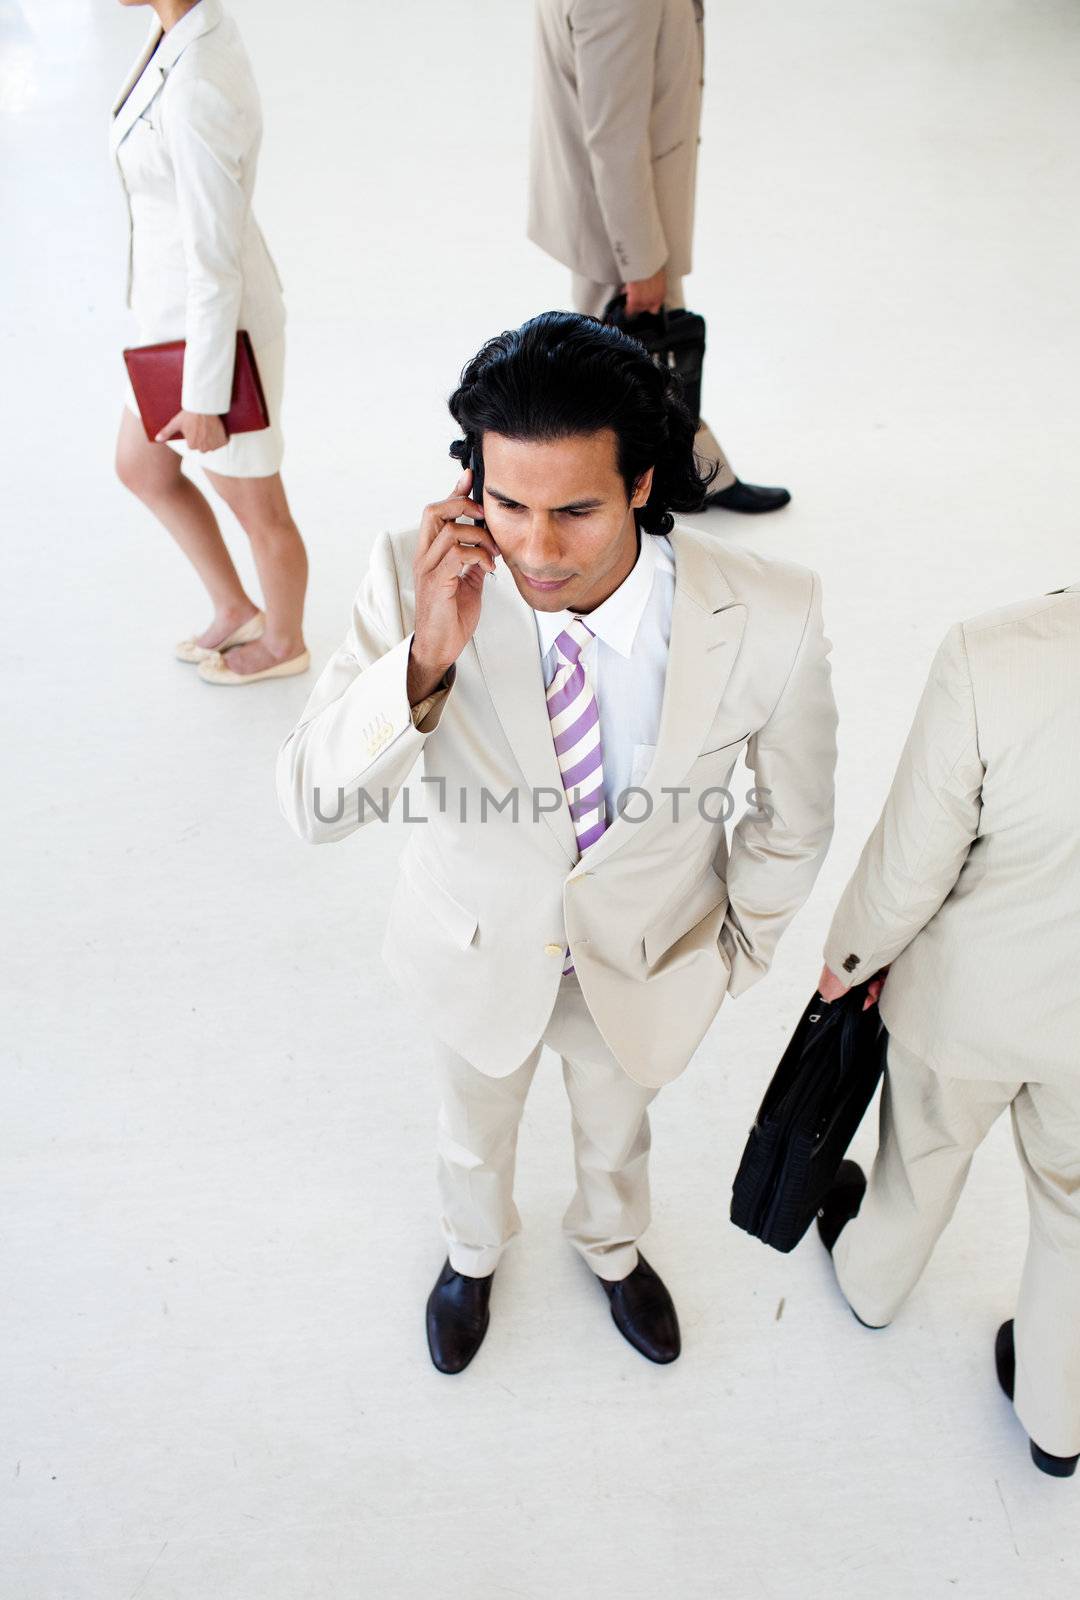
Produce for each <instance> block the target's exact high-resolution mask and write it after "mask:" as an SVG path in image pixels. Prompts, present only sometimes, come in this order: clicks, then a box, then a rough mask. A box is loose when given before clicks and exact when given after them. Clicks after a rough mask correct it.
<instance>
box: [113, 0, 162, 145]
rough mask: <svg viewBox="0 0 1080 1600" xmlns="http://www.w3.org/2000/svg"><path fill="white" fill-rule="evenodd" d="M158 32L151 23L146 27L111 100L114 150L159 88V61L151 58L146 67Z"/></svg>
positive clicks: (159, 31)
mask: <svg viewBox="0 0 1080 1600" xmlns="http://www.w3.org/2000/svg"><path fill="white" fill-rule="evenodd" d="M161 35H162V30H161V28H160V27H159V26H158V25H157V23H155V24H154V26H153V27H152V28H151V30H150V36H149V38H148V39H147V41H146V43H145V45H144V46H143V48H142V50H141V51H140V52H139V55H138V58H137V59H136V61H135V65H134V66H133V67H132V69H131V71H130V72H129V73H128V75H127V77H126V78H125V79H124V83H123V86H122V88H121V90H120V93H119V94H118V95H117V97H116V100H115V102H114V104H113V119H112V127H111V128H110V130H109V146H110V148H111V149H112V150H113V151H114V152H115V150H116V148H117V146H118V145H119V144H120V143H121V141H122V140H123V139H124V138H125V137H126V136H127V134H128V133H130V131H131V129H132V128H133V127H134V126H135V122H136V119H137V118H138V117H140V116H141V115H142V113H143V112H144V111H145V110H146V107H147V106H148V105H149V104H150V101H151V100H152V99H153V98H154V96H155V95H156V94H157V92H158V90H159V89H160V88H161V84H162V79H163V74H162V72H161V66H160V61H155V63H154V67H153V69H152V70H149V71H148V70H147V67H148V64H149V61H150V58H151V56H152V55H153V54H154V51H155V50H156V49H157V45H158V40H159V39H160V38H161Z"/></svg>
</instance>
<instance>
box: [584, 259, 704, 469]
mask: <svg viewBox="0 0 1080 1600" xmlns="http://www.w3.org/2000/svg"><path fill="white" fill-rule="evenodd" d="M571 285H572V287H571V295H572V297H573V301H574V310H575V311H580V312H581V314H582V316H586V317H602V316H603V314H604V307H605V306H606V305H607V303H608V301H609V300H610V299H611V297H612V295H615V294H618V292H619V289H620V288H621V285H620V284H617V283H595V282H594V281H593V279H592V278H583V277H582V276H581V274H580V273H579V272H574V273H572V274H571ZM664 304H665V305H667V306H670V307H671V309H672V310H673V311H678V310H681V309H682V308H683V307H684V306H685V305H686V298H685V296H684V295H683V285H682V279H681V278H669V279H668V286H667V295H666V296H665V299H664ZM694 451H695V453H696V454H697V455H699V456H701V457H703V459H704V460H706V461H708V462H709V464H710V466H711V465H712V463H713V462H714V461H715V462H716V464H717V466H718V467H719V468H720V470H719V472H718V473H717V474H716V477H715V478H714V479H713V481H712V483H711V484H710V485H709V492H710V493H712V492H713V491H715V490H718V489H730V488H731V485H732V484H733V483H734V482H735V474H734V472H733V471H732V469H731V465H730V463H729V461H728V458H727V456H726V455H725V454H724V452H723V450H722V449H721V448H720V441H719V440H718V439H717V437H716V435H715V434H714V433H713V431H712V429H711V428H710V427H709V425H708V423H707V422H706V421H705V419H704V417H703V418H702V419H701V425H700V426H699V428H698V431H697V437H696V438H695V440H694Z"/></svg>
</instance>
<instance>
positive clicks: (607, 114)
mask: <svg viewBox="0 0 1080 1600" xmlns="http://www.w3.org/2000/svg"><path fill="white" fill-rule="evenodd" d="M703 30H704V22H703V7H702V3H701V0H537V8H536V43H535V67H534V85H533V125H532V144H531V151H530V183H529V216H528V227H527V231H528V236H529V238H530V239H532V240H533V242H534V243H535V244H538V245H539V246H540V247H541V249H543V250H546V251H547V252H548V254H549V255H552V256H554V257H555V259H556V261H561V262H563V263H564V265H566V266H568V267H570V268H572V270H573V271H574V272H579V273H581V274H582V275H583V276H584V277H586V278H592V279H594V280H595V281H596V282H598V283H622V282H624V281H627V280H632V279H637V278H647V277H650V276H651V275H652V274H653V273H654V272H656V271H657V270H658V269H659V268H660V267H662V266H664V265H665V264H666V266H667V270H668V272H669V274H671V275H672V276H673V277H674V276H685V275H686V274H687V273H688V272H689V271H690V268H691V264H692V263H691V244H692V239H693V231H694V184H695V180H696V177H697V156H698V144H699V143H700V136H699V128H700V122H701V90H702V85H703V83H704V76H703V61H704V45H703Z"/></svg>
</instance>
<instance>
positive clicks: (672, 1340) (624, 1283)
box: [600, 1252, 682, 1364]
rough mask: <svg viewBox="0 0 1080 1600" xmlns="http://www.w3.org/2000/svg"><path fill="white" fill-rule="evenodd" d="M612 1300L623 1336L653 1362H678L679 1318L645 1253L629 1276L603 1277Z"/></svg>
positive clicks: (615, 1321) (613, 1315)
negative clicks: (611, 1278)
mask: <svg viewBox="0 0 1080 1600" xmlns="http://www.w3.org/2000/svg"><path fill="white" fill-rule="evenodd" d="M600 1282H601V1284H602V1285H603V1288H604V1293H605V1294H606V1295H607V1297H608V1299H609V1300H610V1301H611V1316H612V1320H613V1321H614V1323H615V1326H616V1327H617V1328H618V1330H619V1332H620V1333H621V1334H622V1336H623V1338H624V1339H625V1340H626V1341H627V1342H628V1343H629V1344H632V1345H633V1347H634V1349H635V1350H639V1351H640V1352H641V1354H642V1355H643V1356H647V1357H648V1359H649V1360H650V1361H657V1362H659V1363H661V1364H663V1363H665V1362H668V1361H674V1360H675V1357H676V1356H677V1355H678V1354H679V1351H680V1350H681V1349H682V1344H681V1342H680V1339H679V1319H678V1317H677V1316H676V1315H675V1306H674V1304H673V1303H672V1299H671V1296H670V1295H669V1294H668V1292H667V1289H666V1287H665V1285H664V1282H663V1279H662V1278H659V1277H658V1276H657V1274H656V1273H655V1272H654V1271H653V1269H652V1268H651V1267H650V1265H649V1263H648V1262H647V1261H646V1260H645V1257H644V1256H643V1255H641V1254H640V1252H639V1254H638V1264H637V1266H636V1267H635V1268H634V1270H633V1272H631V1273H630V1275H629V1276H628V1277H626V1278H619V1279H618V1280H617V1281H616V1282H615V1283H611V1282H609V1281H608V1279H607V1278H601V1279H600Z"/></svg>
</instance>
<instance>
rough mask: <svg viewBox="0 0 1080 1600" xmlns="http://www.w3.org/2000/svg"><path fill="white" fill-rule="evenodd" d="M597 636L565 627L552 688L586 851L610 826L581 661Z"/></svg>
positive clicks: (594, 715)
mask: <svg viewBox="0 0 1080 1600" xmlns="http://www.w3.org/2000/svg"><path fill="white" fill-rule="evenodd" d="M592 638H595V635H594V633H593V631H592V629H591V628H590V627H589V626H588V625H587V624H586V623H584V622H583V621H582V620H581V618H580V617H575V618H574V619H573V621H572V622H571V623H570V626H569V627H568V628H564V629H563V631H562V633H560V634H559V636H558V638H557V639H556V640H555V649H556V650H557V651H558V653H559V657H560V661H559V665H558V668H557V669H556V672H555V676H554V678H552V680H551V683H550V685H549V686H548V690H547V708H548V719H549V721H550V723H551V735H552V738H553V739H554V741H555V755H556V759H557V760H558V763H559V772H560V774H561V776H562V781H563V788H564V789H565V790H566V798H567V802H568V804H569V807H570V816H571V818H572V820H573V824H574V833H575V834H576V836H577V842H578V850H579V852H580V854H581V855H584V854H585V851H586V850H587V849H588V848H589V846H590V845H592V844H595V843H596V841H597V839H599V837H600V835H601V834H602V833H603V831H604V829H605V828H606V827H607V813H606V810H605V806H604V759H603V752H602V750H601V747H600V712H599V710H598V708H597V704H596V696H595V695H594V694H593V691H592V686H591V684H590V683H589V679H588V676H587V675H586V672H585V666H584V663H583V662H582V660H581V652H582V650H583V649H584V648H585V646H586V645H587V644H588V642H589V640H590V639H592ZM566 954H567V962H566V965H565V966H564V967H563V973H564V975H565V974H566V973H568V972H573V970H574V966H573V962H571V961H570V960H569V955H570V951H569V948H568V949H567V952H566Z"/></svg>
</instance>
